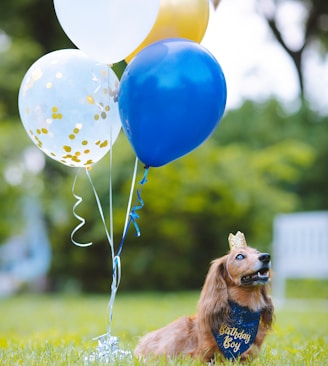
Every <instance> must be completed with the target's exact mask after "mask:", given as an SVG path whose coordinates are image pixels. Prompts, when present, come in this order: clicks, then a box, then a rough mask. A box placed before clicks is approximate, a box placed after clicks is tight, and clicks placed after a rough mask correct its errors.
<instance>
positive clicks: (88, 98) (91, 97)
mask: <svg viewBox="0 0 328 366" xmlns="http://www.w3.org/2000/svg"><path fill="white" fill-rule="evenodd" d="M87 102H88V103H90V104H95V101H94V99H93V96H92V95H88V96H87Z"/></svg>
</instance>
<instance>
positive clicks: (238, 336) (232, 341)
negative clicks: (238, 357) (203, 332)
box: [219, 324, 251, 353]
mask: <svg viewBox="0 0 328 366" xmlns="http://www.w3.org/2000/svg"><path fill="white" fill-rule="evenodd" d="M219 334H220V336H225V337H224V340H223V347H224V348H225V349H233V352H234V353H236V352H238V351H239V348H240V345H241V342H240V341H241V340H243V341H244V343H245V344H248V343H249V342H250V340H251V334H250V333H247V332H245V330H244V329H239V328H237V327H229V326H228V325H226V324H222V325H221V327H220V330H219Z"/></svg>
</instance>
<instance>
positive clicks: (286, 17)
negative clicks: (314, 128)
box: [212, 0, 328, 101]
mask: <svg viewBox="0 0 328 366" xmlns="http://www.w3.org/2000/svg"><path fill="white" fill-rule="evenodd" d="M219 2H220V1H219V0H212V3H213V5H214V7H215V8H217V7H218V5H219ZM256 6H257V9H258V11H259V13H260V14H261V15H262V17H263V19H264V20H265V21H266V23H267V24H268V26H269V28H270V29H271V31H272V34H273V35H274V37H275V39H276V41H277V42H278V43H279V44H280V45H281V47H282V48H283V49H284V50H285V51H286V53H287V54H288V55H289V57H290V58H291V60H292V62H293V64H294V66H295V69H296V71H297V76H298V82H299V87H300V97H301V99H302V101H305V96H304V92H305V85H304V83H305V82H304V62H303V61H304V57H305V53H306V52H307V51H308V49H309V48H310V47H315V49H316V51H318V50H319V52H320V51H321V53H322V55H323V57H324V56H325V55H326V51H327V48H328V2H327V1H326V0H265V1H264V0H257V1H256ZM291 12H294V13H298V14H299V18H300V24H298V31H300V32H301V33H302V37H298V42H296V43H295V37H292V38H291V37H289V31H290V28H289V27H288V25H289V23H290V13H291Z"/></svg>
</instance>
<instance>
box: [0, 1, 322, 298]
mask: <svg viewBox="0 0 328 366" xmlns="http://www.w3.org/2000/svg"><path fill="white" fill-rule="evenodd" d="M306 3H307V4H308V9H309V12H310V9H311V7H310V5H311V4H312V2H310V1H307V2H306ZM319 3H320V2H318V1H314V2H313V4H315V5H316V6H318V4H319ZM319 5H320V4H319ZM316 31H317V33H316V34H314V35H313V37H316V36H317V37H318V38H317V39H318V40H319V41H321V40H322V42H323V44H326V43H327V39H328V37H327V33H326V32H325V31H324V30H320V28H316ZM319 36H320V37H319ZM68 47H72V45H71V44H70V42H69V40H68V39H67V38H66V36H65V34H64V33H63V31H62V30H61V29H60V27H59V25H58V22H57V19H56V17H55V13H54V11H53V5H52V1H50V0H49V1H41V0H13V1H10V2H2V3H1V5H0V155H1V159H0V172H1V185H0V200H1V208H2V211H1V212H2V214H1V221H0V242H5V241H6V240H7V239H8V238H9V237H10V236H12V235H15V234H17V233H20V232H22V231H23V230H24V222H23V217H22V209H21V198H22V197H23V196H24V195H26V194H35V195H37V196H38V197H40V198H41V200H42V206H43V209H44V213H45V219H46V221H47V224H48V228H49V235H50V238H51V243H52V251H53V260H52V269H51V273H50V278H51V287H52V288H53V289H65V288H66V289H68V290H72V289H80V288H82V289H83V290H88V291H106V292H108V289H109V286H110V281H111V263H110V252H109V248H108V244H107V242H106V238H105V234H104V230H103V227H102V224H101V220H100V217H99V214H98V210H97V207H96V204H95V200H94V197H93V193H92V190H91V187H90V185H89V183H88V181H87V179H86V178H85V177H83V175H81V178H80V179H79V180H78V185H77V191H78V194H80V195H82V196H83V198H84V201H83V204H82V205H81V206H80V207H79V214H81V215H82V216H83V217H85V218H86V220H87V225H86V227H85V229H83V230H81V232H79V233H78V238H77V239H78V240H80V241H81V242H86V241H89V240H92V241H93V242H94V245H93V246H92V247H90V248H84V249H82V248H77V247H75V246H74V245H73V244H72V243H71V242H70V233H71V231H72V229H73V228H74V227H75V225H76V224H77V222H76V220H75V219H74V217H73V215H72V206H73V204H74V203H75V201H74V198H73V196H72V194H71V187H72V183H73V178H74V174H75V172H76V171H75V169H71V168H68V167H65V166H61V165H60V164H58V163H56V162H54V161H51V160H50V159H48V158H47V159H46V165H45V168H44V169H43V170H42V172H40V173H39V174H37V175H35V174H32V173H31V172H30V171H29V170H28V169H26V163H25V160H24V156H25V154H26V149H27V148H31V146H32V143H31V142H30V140H29V138H28V137H27V136H26V134H25V131H24V129H23V127H22V125H21V123H20V121H19V116H18V110H17V93H18V89H19V85H20V82H21V80H22V78H23V76H24V74H25V72H26V71H27V69H28V68H29V67H30V65H31V64H32V63H33V62H34V61H35V60H36V59H38V58H39V57H41V56H42V55H43V54H45V53H47V52H50V51H53V50H56V49H62V48H68ZM300 99H301V101H302V102H301V103H300V107H299V108H298V109H297V110H296V111H293V112H291V111H286V110H285V109H284V108H283V107H282V106H281V105H280V104H279V102H278V101H277V100H274V99H270V100H267V101H266V102H263V103H261V104H258V103H256V102H254V101H245V103H244V104H243V105H242V106H241V108H239V109H238V110H232V111H229V112H227V113H226V115H225V117H224V118H223V120H222V122H221V124H220V126H219V128H218V129H217V130H216V132H215V133H214V135H213V136H212V137H211V138H210V139H209V140H208V141H207V142H206V143H205V144H203V145H202V146H201V147H200V148H198V149H197V150H196V151H194V152H192V153H191V154H189V155H188V156H186V157H184V158H182V159H180V160H178V161H176V162H173V163H171V164H168V165H167V166H164V167H161V168H152V169H150V172H149V176H148V183H146V184H145V186H144V190H143V194H142V197H143V200H144V202H145V206H144V208H143V209H142V210H141V211H140V219H139V220H138V224H139V227H140V229H141V237H140V238H136V237H135V233H134V230H133V227H132V228H131V230H130V232H129V234H128V237H127V239H126V242H125V246H124V249H123V253H122V269H123V276H122V283H121V286H122V288H126V289H153V288H156V289H162V290H175V289H186V288H198V287H200V286H201V284H202V282H203V278H204V276H205V272H206V271H207V268H208V263H209V261H210V260H211V259H213V258H215V257H217V256H220V255H222V254H224V253H225V252H226V251H227V236H228V233H229V232H231V231H232V232H235V231H236V230H242V231H244V232H245V233H246V236H247V238H248V242H249V243H250V244H252V245H254V246H256V247H258V248H259V249H262V250H269V247H270V242H271V239H272V219H273V217H274V215H275V214H277V213H280V212H292V211H295V210H326V209H328V187H327V183H326V182H327V180H328V168H327V163H326V162H327V158H328V145H327V133H328V117H327V116H325V115H322V114H320V113H319V111H314V110H313V108H311V105H309V103H308V102H307V100H306V99H304V97H303V95H302V93H300ZM113 160H114V161H113V191H114V215H115V216H114V224H115V243H116V245H117V244H118V243H119V241H120V235H121V232H122V230H123V224H124V218H125V210H126V206H127V200H128V193H129V188H130V181H131V177H132V170H133V164H134V155H133V152H132V149H131V147H130V146H129V145H128V143H127V141H126V139H125V136H124V135H123V134H122V135H121V136H120V138H119V139H118V141H117V142H116V143H115V145H114V148H113ZM142 173H143V172H142V166H140V169H139V177H140V179H141V176H142ZM91 175H92V177H93V180H94V182H95V185H96V188H97V190H98V193H99V195H100V197H101V200H102V202H103V205H104V209H105V210H107V206H108V205H107V202H108V184H109V183H108V176H109V159H108V158H105V159H103V161H101V162H99V163H98V164H96V165H95V167H94V168H93V169H92V171H91ZM106 214H107V212H106Z"/></svg>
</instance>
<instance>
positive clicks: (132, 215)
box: [107, 158, 149, 334]
mask: <svg viewBox="0 0 328 366" xmlns="http://www.w3.org/2000/svg"><path fill="white" fill-rule="evenodd" d="M137 168H138V158H136V162H135V166H134V171H133V177H132V182H131V189H130V197H129V202H128V209H127V214H126V219H125V225H124V230H123V235H122V239H121V242H120V245H119V249H118V251H117V254H116V256H115V257H114V260H113V282H112V287H111V296H110V300H109V304H108V308H109V324H108V329H107V332H108V334H110V331H111V326H112V320H113V308H114V302H115V297H116V292H117V290H118V287H119V284H120V280H121V259H120V255H121V252H122V249H123V244H124V241H125V238H126V235H127V233H128V230H129V227H130V224H131V222H133V224H134V226H135V229H136V232H137V236H140V230H139V227H138V225H137V222H136V220H137V219H138V218H139V215H138V214H137V213H136V211H137V210H140V209H141V208H142V207H143V206H144V202H143V200H142V198H141V192H142V189H143V186H144V184H145V183H146V182H147V175H148V171H149V167H145V173H144V176H143V178H142V180H141V181H140V182H139V185H140V188H139V189H137V203H136V204H135V206H134V207H133V208H132V209H131V203H132V197H133V191H134V186H135V181H136V175H137Z"/></svg>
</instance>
